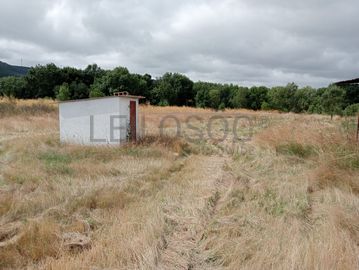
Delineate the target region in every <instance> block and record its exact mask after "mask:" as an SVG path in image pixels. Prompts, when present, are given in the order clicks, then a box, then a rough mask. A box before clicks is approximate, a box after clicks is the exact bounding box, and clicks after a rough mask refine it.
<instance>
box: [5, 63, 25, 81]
mask: <svg viewBox="0 0 359 270" xmlns="http://www.w3.org/2000/svg"><path fill="white" fill-rule="evenodd" d="M29 69H30V68H28V67H22V66H12V65H9V64H7V63H4V62H1V61H0V77H6V76H25V75H26V73H27V72H28V71H29Z"/></svg>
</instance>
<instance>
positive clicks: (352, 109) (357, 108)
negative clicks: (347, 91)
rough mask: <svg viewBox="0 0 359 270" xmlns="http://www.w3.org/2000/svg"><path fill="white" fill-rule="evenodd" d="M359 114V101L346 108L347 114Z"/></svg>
mask: <svg viewBox="0 0 359 270" xmlns="http://www.w3.org/2000/svg"><path fill="white" fill-rule="evenodd" d="M358 114H359V103H356V104H352V105H349V106H347V107H346V108H345V110H344V115H346V116H356V115H358Z"/></svg>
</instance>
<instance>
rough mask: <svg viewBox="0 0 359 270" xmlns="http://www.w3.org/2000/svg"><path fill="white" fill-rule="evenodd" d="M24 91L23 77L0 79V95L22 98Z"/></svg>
mask: <svg viewBox="0 0 359 270" xmlns="http://www.w3.org/2000/svg"><path fill="white" fill-rule="evenodd" d="M25 89H26V82H25V79H24V77H3V78H0V95H1V96H7V97H15V98H23V97H24V96H23V93H24V91H25Z"/></svg>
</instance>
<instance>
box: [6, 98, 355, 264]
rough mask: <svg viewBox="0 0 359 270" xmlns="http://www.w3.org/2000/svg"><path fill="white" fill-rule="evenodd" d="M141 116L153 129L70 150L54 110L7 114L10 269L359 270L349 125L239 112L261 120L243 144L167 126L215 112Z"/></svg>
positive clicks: (217, 129)
mask: <svg viewBox="0 0 359 270" xmlns="http://www.w3.org/2000/svg"><path fill="white" fill-rule="evenodd" d="M23 102H24V103H23ZM26 102H29V103H31V102H34V103H36V102H37V101H18V103H17V105H16V106H22V105H24V104H25V103H26ZM28 105H29V104H27V105H26V106H28ZM51 106H52V105H51ZM54 106H55V107H56V105H54ZM141 110H142V112H144V113H145V114H146V116H147V117H148V119H149V121H147V122H146V124H147V125H148V126H147V127H148V129H149V130H150V131H154V133H151V132H149V136H147V137H145V138H143V139H142V140H140V141H139V142H138V143H136V144H129V145H127V146H125V147H121V148H113V147H102V148H101V147H86V146H75V145H64V144H60V143H59V141H58V138H57V137H58V135H57V134H56V133H57V132H58V130H57V124H58V122H57V115H56V113H54V112H55V111H56V108H55V111H54V112H50V113H46V112H45V111H43V112H41V113H30V112H29V111H28V113H25V114H26V116H25V114H23V113H10V114H7V115H6V114H4V116H3V117H1V118H0V136H1V137H0V140H1V141H0V268H4V269H6V268H7V269H16V268H20V269H358V266H359V259H358V254H359V248H358V247H359V212H358V209H359V195H358V194H359V192H358V190H359V188H358V187H359V185H358V183H359V152H358V147H357V145H356V144H354V143H353V141H352V140H351V139H350V138H351V136H352V134H351V133H347V131H346V133H345V132H344V131H343V129H342V128H341V127H342V122H343V120H342V119H339V118H338V119H335V120H334V121H331V120H330V118H329V117H326V116H317V115H313V116H306V115H295V114H278V113H276V112H266V113H262V112H248V111H242V110H240V111H227V113H228V119H229V120H228V121H229V123H231V121H232V120H231V119H233V118H230V113H232V112H233V113H238V112H241V113H245V114H247V115H250V116H251V117H252V119H253V122H252V124H253V125H254V126H253V129H252V131H253V133H254V134H255V137H254V138H253V140H252V141H250V142H246V143H245V151H241V152H236V151H234V149H232V150H233V151H228V150H230V149H231V148H232V147H233V146H235V144H232V142H228V141H226V142H223V144H220V143H217V142H214V141H213V140H208V138H205V140H203V141H201V142H197V141H195V142H192V141H188V142H186V141H184V140H183V139H178V138H177V139H176V138H173V137H159V136H158V132H157V133H155V131H156V130H157V131H158V129H157V127H158V125H159V122H160V121H161V119H162V117H163V115H167V114H173V113H174V114H175V115H177V116H178V118H179V120H180V123H181V124H183V125H184V126H185V120H186V118H187V116H188V115H189V114H200V113H204V114H203V115H208V117H210V116H211V115H213V114H215V112H213V111H210V110H202V109H194V108H184V107H183V108H182V107H181V108H177V107H169V108H162V107H161V108H157V107H152V106H144V107H141ZM15 111H18V112H19V111H20V109H15ZM40 111H41V110H40ZM208 117H207V118H205V119H208ZM197 127H198V128H204V129H205V128H206V127H205V125H200V124H198V125H197ZM172 128H173V124H168V126H166V129H168V130H169V131H171V129H172ZM249 128H251V127H250V126H248V123H247V124H246V123H243V124H242V125H241V129H240V130H239V133H240V135H241V136H245V135H246V133H247V131H248V129H249ZM213 131H214V133H215V135H216V136H217V135H218V136H220V135H221V134H222V133H223V127H222V126H221V125H220V124H218V123H215V124H214V130H213ZM226 147H228V148H226Z"/></svg>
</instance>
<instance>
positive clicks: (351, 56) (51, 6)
mask: <svg viewBox="0 0 359 270" xmlns="http://www.w3.org/2000/svg"><path fill="white" fill-rule="evenodd" d="M358 14H359V1H358V0H300V1H297V0H290V1H288V0H270V1H269V0H216V1H215V0H191V1H190V0H181V1H172V0H146V1H145V0H143V1H138V0H31V1H30V0H11V1H10V0H0V61H3V62H7V63H10V64H14V65H20V64H21V62H22V63H23V65H26V66H33V65H36V64H46V63H55V64H56V65H58V66H60V67H63V66H74V67H78V68H85V67H86V66H87V65H88V64H92V63H97V64H98V65H99V66H101V67H103V68H105V69H111V68H114V67H116V66H125V67H127V68H128V69H129V70H130V72H134V73H140V74H144V73H149V74H151V75H152V76H154V77H159V76H161V75H162V74H163V73H165V72H179V73H182V74H185V75H187V76H189V77H190V78H191V79H192V80H194V81H197V80H201V81H212V82H222V83H235V84H239V85H245V86H252V85H266V86H273V85H284V84H286V83H288V82H295V83H297V84H299V85H300V86H305V85H311V86H314V87H320V86H327V85H328V84H330V83H332V82H336V81H339V80H345V79H352V78H356V77H359V69H358V68H359V35H358V34H357V29H358V27H359V16H358Z"/></svg>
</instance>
